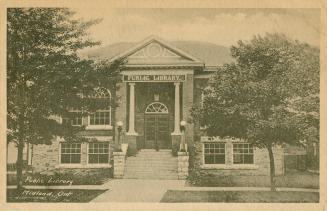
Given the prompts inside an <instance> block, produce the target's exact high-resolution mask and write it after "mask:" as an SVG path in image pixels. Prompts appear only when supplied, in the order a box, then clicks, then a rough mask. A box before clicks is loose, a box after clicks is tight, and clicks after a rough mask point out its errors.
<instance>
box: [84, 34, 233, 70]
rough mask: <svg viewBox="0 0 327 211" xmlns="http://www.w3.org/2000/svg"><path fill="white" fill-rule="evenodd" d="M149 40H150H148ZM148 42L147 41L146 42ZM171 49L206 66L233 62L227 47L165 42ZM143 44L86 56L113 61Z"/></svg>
mask: <svg viewBox="0 0 327 211" xmlns="http://www.w3.org/2000/svg"><path fill="white" fill-rule="evenodd" d="M156 39H158V38H156ZM148 40H149V39H148ZM145 41H146V40H145ZM164 42H165V43H166V44H168V45H169V47H171V48H173V49H175V50H180V51H182V52H183V53H184V54H186V55H188V56H189V57H191V58H196V59H198V60H200V61H202V62H204V64H205V66H207V67H208V66H221V65H222V64H224V63H229V62H231V61H233V59H232V57H231V55H230V51H229V49H228V48H227V47H225V46H221V45H217V44H213V43H209V42H201V41H171V42H167V41H164ZM142 43H144V41H143V42H141V43H136V42H119V43H115V44H112V45H107V46H104V47H101V48H98V49H94V50H90V51H88V52H86V53H85V54H86V56H88V57H90V58H94V57H97V58H106V59H110V60H111V59H113V58H118V57H120V56H123V55H124V54H127V53H129V52H132V51H133V50H134V49H137V47H139V46H140V45H142Z"/></svg>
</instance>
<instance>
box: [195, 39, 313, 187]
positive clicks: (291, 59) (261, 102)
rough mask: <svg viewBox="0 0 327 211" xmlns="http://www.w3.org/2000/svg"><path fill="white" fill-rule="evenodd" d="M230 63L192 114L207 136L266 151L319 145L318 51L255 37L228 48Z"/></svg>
mask: <svg viewBox="0 0 327 211" xmlns="http://www.w3.org/2000/svg"><path fill="white" fill-rule="evenodd" d="M231 54H232V56H233V57H234V58H235V60H236V61H235V62H233V63H230V64H225V65H224V66H222V67H220V68H219V69H218V71H217V73H216V74H215V75H214V77H213V78H212V79H211V81H210V86H209V87H208V88H207V89H206V90H205V92H204V93H205V97H204V102H203V107H202V108H195V109H194V110H193V115H194V116H195V117H196V118H198V119H199V120H200V124H202V125H205V126H206V132H207V133H208V134H209V135H212V136H220V137H226V136H230V137H236V138H241V139H244V140H246V141H248V142H250V143H252V144H253V145H255V146H257V147H264V148H267V150H268V153H269V160H270V176H271V189H272V190H275V183H274V176H275V166H274V155H273V150H272V147H273V146H274V145H283V144H303V143H305V142H307V141H312V140H314V141H316V142H317V141H318V140H319V49H317V48H315V47H312V46H309V45H308V44H305V43H301V42H299V41H296V40H295V41H294V40H290V39H289V38H287V37H286V36H284V35H281V34H267V35H266V36H264V37H261V36H255V37H254V38H253V39H251V40H250V41H247V42H246V41H239V42H238V43H237V45H236V46H232V47H231Z"/></svg>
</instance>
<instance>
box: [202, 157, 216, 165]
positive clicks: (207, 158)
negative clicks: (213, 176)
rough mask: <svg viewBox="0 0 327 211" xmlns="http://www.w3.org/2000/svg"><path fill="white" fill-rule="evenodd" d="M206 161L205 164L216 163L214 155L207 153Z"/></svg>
mask: <svg viewBox="0 0 327 211" xmlns="http://www.w3.org/2000/svg"><path fill="white" fill-rule="evenodd" d="M204 162H205V164H214V155H205V156H204Z"/></svg>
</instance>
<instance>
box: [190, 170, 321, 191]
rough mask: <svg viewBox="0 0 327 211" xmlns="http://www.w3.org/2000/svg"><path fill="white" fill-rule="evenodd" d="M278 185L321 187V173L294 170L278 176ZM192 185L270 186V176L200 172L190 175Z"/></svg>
mask: <svg viewBox="0 0 327 211" xmlns="http://www.w3.org/2000/svg"><path fill="white" fill-rule="evenodd" d="M275 179H276V186H277V187H292V188H319V175H317V174H314V173H310V172H306V171H292V172H288V173H287V174H285V175H283V176H276V177H275ZM189 182H190V185H192V186H198V187H269V186H270V178H269V176H240V175H237V176H236V175H219V176H217V175H214V174H200V175H197V176H191V177H190V181H189Z"/></svg>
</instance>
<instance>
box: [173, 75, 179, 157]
mask: <svg viewBox="0 0 327 211" xmlns="http://www.w3.org/2000/svg"><path fill="white" fill-rule="evenodd" d="M174 85H175V116H174V131H173V133H172V134H171V139H172V152H173V155H177V151H178V150H179V145H180V141H181V130H180V93H179V86H180V83H179V82H176V83H174Z"/></svg>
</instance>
